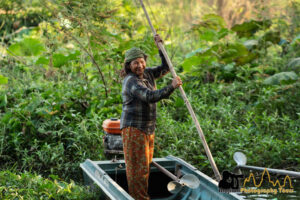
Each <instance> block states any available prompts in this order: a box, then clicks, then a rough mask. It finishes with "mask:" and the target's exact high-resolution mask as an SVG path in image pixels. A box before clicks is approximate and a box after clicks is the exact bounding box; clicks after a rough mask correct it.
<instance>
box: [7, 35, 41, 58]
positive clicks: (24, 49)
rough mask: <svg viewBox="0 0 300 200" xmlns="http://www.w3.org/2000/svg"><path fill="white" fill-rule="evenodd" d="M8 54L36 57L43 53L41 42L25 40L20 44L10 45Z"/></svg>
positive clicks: (31, 39)
mask: <svg viewBox="0 0 300 200" xmlns="http://www.w3.org/2000/svg"><path fill="white" fill-rule="evenodd" d="M8 50H9V51H8V52H9V53H10V52H12V53H10V54H14V55H17V56H38V55H40V54H42V53H43V51H45V47H44V45H43V44H42V42H41V41H40V40H38V39H35V38H25V39H23V40H22V41H20V42H17V43H15V44H12V45H11V46H10V47H9V48H8Z"/></svg>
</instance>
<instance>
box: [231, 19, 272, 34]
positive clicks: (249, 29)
mask: <svg viewBox="0 0 300 200" xmlns="http://www.w3.org/2000/svg"><path fill="white" fill-rule="evenodd" d="M271 24H272V23H271V21H270V20H264V21H255V20H251V21H249V22H244V23H242V24H237V25H234V26H233V27H232V28H231V30H233V31H235V32H236V33H237V35H238V36H239V37H247V38H248V37H252V36H253V35H254V34H255V33H256V32H257V31H258V30H260V29H266V28H268V27H270V26H271Z"/></svg>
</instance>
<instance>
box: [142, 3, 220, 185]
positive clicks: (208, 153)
mask: <svg viewBox="0 0 300 200" xmlns="http://www.w3.org/2000/svg"><path fill="white" fill-rule="evenodd" d="M140 3H141V6H142V8H143V10H144V12H145V15H146V17H147V20H148V23H149V25H150V27H151V30H152V32H153V35H156V30H155V29H154V27H153V25H152V23H151V20H150V18H149V15H148V12H147V10H146V8H145V6H144V3H143V0H140ZM158 48H159V49H160V50H161V51H162V53H163V55H164V57H165V59H166V61H167V63H168V65H169V69H170V71H171V73H172V75H173V77H174V78H175V77H176V76H177V75H176V72H175V70H174V67H173V64H172V62H171V60H170V58H169V56H168V53H167V51H166V49H165V47H164V45H163V44H162V43H161V42H159V43H158ZM179 90H180V93H181V96H182V98H183V100H184V103H185V105H186V106H187V108H188V110H189V113H190V114H191V116H192V119H193V121H194V123H195V125H196V128H197V131H198V133H199V136H200V138H201V141H202V144H203V147H204V149H205V152H206V155H207V157H208V160H209V162H210V164H211V167H212V169H213V171H214V174H215V177H216V179H217V181H220V180H221V175H220V172H219V170H218V168H217V166H216V163H215V161H214V159H213V157H212V154H211V152H210V149H209V147H208V145H207V142H206V140H205V137H204V134H203V131H202V129H201V127H200V124H199V122H198V119H197V117H196V115H195V113H194V110H193V108H192V106H191V104H190V102H189V100H188V99H187V97H186V95H185V92H184V90H183V88H182V86H179Z"/></svg>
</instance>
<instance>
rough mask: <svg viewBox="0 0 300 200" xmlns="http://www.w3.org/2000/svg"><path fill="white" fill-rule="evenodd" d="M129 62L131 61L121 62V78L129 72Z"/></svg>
mask: <svg viewBox="0 0 300 200" xmlns="http://www.w3.org/2000/svg"><path fill="white" fill-rule="evenodd" d="M130 63H131V61H130V62H124V63H123V69H122V70H121V77H122V78H125V76H127V74H129V73H130V72H131V69H130Z"/></svg>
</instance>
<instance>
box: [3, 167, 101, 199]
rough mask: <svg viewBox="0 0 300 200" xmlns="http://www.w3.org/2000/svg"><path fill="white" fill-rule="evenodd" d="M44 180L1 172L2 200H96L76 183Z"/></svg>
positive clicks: (27, 175) (38, 176)
mask: <svg viewBox="0 0 300 200" xmlns="http://www.w3.org/2000/svg"><path fill="white" fill-rule="evenodd" d="M52 178H53V179H55V180H50V179H44V178H43V177H41V176H40V175H33V174H30V173H28V172H25V173H22V174H20V175H17V174H15V173H12V172H10V171H1V172H0V191H1V192H0V198H1V199H3V200H4V199H5V200H9V199H32V200H35V199H95V196H94V194H93V193H90V192H87V191H86V190H85V188H83V187H79V186H77V185H75V183H74V182H71V183H66V182H64V181H58V180H57V178H58V177H55V176H52Z"/></svg>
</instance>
